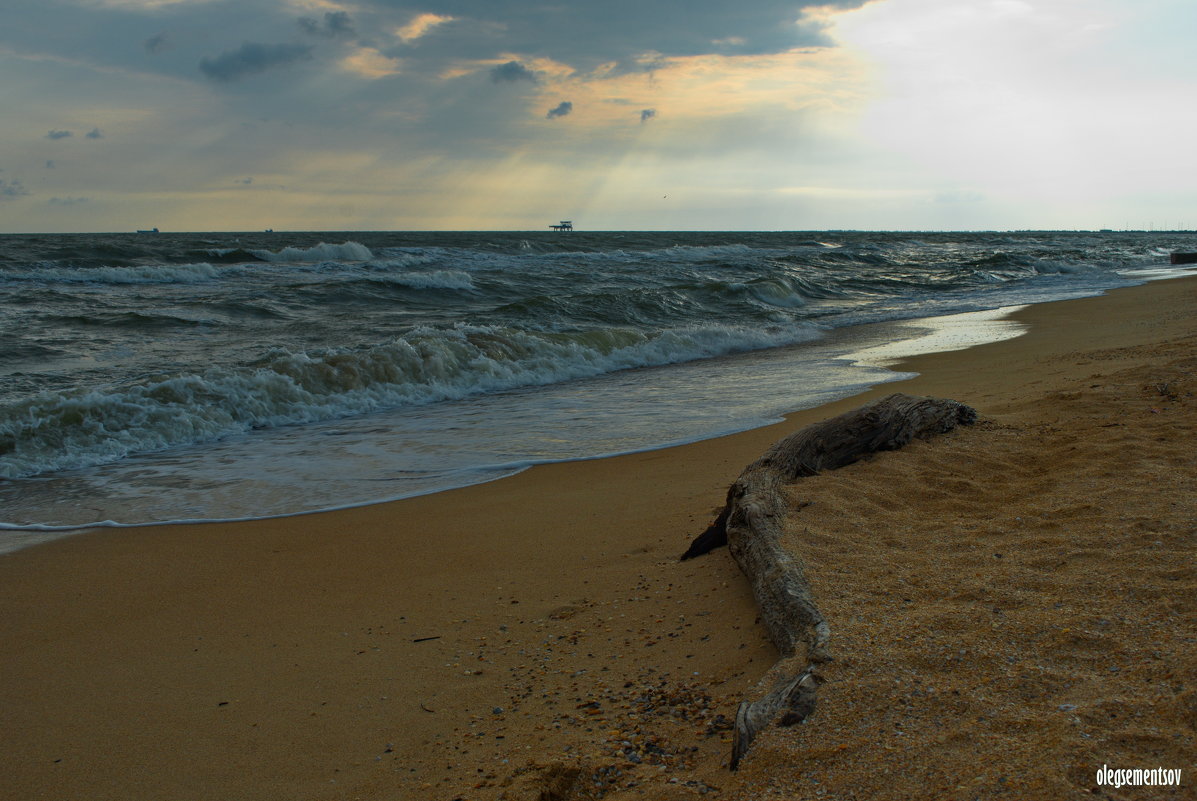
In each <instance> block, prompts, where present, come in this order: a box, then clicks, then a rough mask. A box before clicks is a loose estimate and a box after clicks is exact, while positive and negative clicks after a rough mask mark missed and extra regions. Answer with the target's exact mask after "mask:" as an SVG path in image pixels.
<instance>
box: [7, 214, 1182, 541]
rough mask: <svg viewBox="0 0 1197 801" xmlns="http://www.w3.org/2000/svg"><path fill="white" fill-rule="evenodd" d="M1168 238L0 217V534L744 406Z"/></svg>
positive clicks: (227, 513)
mask: <svg viewBox="0 0 1197 801" xmlns="http://www.w3.org/2000/svg"><path fill="white" fill-rule="evenodd" d="M1178 250H1183V251H1193V250H1197V234H1192V233H1183V232H1181V233H1159V232H1095V233H1081V232H1017V233H870V232H845V231H818V232H586V231H573V232H562V233H557V232H552V231H545V232H435V233H403V232H377V233H371V232H343V233H341V232H327V231H324V232H309V233H303V232H261V233H138V234H46V235H5V236H0V343H2V344H0V551H4V550H12V549H15V548H19V547H22V546H24V545H28V544H30V543H33V542H36V541H39V540H41V539H45V538H47V537H52V536H60V535H62V534H63V533H64V532H70V531H74V530H79V529H84V528H90V527H95V526H132V525H145V524H151V523H159V522H167V521H203V520H237V519H252V518H263V517H272V516H285V515H296V514H300V513H305V512H311V511H316V510H323V509H333V508H344V507H349V506H354V505H362V504H369V503H376V502H379V501H385V500H390V499H397V498H404V497H409V496H413V495H418V494H424V493H431V492H436V491H440V490H445V489H448V488H453V487H461V486H465V485H469V484H475V483H479V482H484V481H491V480H494V479H499V478H502V477H504V476H509V475H511V474H513V473H516V472H518V471H521V470H524V469H526V468H527V467H529V466H531V465H535V464H540V463H546V462H559V461H569V460H579V459H591V458H598V457H603V456H608V455H613V454H620V453H629V452H635V451H643V450H649V449H654V448H663V447H667V446H670V445H675V444H679V443H685V442H693V441H697V440H701V439H704V438H710V437H715V436H718V435H722V434H727V433H731V432H736V431H742V430H746V429H748V428H752V427H756V426H762V425H766V424H768V423H771V422H775V421H777V420H778V419H779V418H780V416H781V415H782V414H783V413H785V412H788V411H794V410H797V409H802V408H808V407H812V406H816V405H819V404H822V403H825V402H828V401H831V400H835V399H838V398H842V397H847V396H850V395H853V394H857V393H859V392H862V391H864V390H865V389H867V388H869V387H873V386H877V385H879V384H883V383H886V382H891V381H895V380H898V379H901V378H904V377H907V376H908V375H909V374H908V373H902V372H899V371H898V370H897V369H896V368H895V362H896V360H898V359H899V358H901V357H902V356H903V355H909V354H913V353H918V352H927V351H934V350H949V349H956V348H965V347H968V346H970V345H973V344H977V343H980V342H985V341H992V340H995V339H1001V338H1004V337H1010V336H1017V335H1018V334H1019V333H1021V328H1020V326H1018V325H1017V324H1016V323H1014V322H1011V321H1010V320H1009V319H1007V315H1008V313H1009V312H1010V310H1011V309H1014V308H1017V307H1020V306H1024V305H1027V304H1033V303H1042V302H1048V301H1054V300H1061V299H1066V298H1077V297H1083V296H1087V295H1095V294H1099V293H1101V292H1103V291H1105V290H1108V289H1111V288H1114V287H1123V286H1129V285H1132V284H1137V283H1142V282H1144V281H1148V280H1155V279H1161V278H1168V277H1172V276H1176V275H1179V274H1183V273H1184V272H1185V270H1184V268H1174V267H1171V266H1170V265H1169V254H1170V253H1171V252H1172V251H1178Z"/></svg>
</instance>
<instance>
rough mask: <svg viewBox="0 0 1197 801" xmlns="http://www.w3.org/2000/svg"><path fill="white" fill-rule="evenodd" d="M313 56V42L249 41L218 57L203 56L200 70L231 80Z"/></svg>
mask: <svg viewBox="0 0 1197 801" xmlns="http://www.w3.org/2000/svg"><path fill="white" fill-rule="evenodd" d="M311 57H312V48H311V46H310V45H301V44H263V43H261V42H246V43H244V44H243V45H241V47H239V48H237V49H236V50H226V51H225V52H223V53H221V54H220V55H219V56H216V57H214V58H204V59H201V60H200V64H199V68H200V72H202V73H203V74H204V75H206V76H207V77H208V78H210V79H212V80H213V81H217V82H218V83H231V82H232V81H237V80H240V79H242V78H245V77H247V76H249V75H257V74H258V73H261V72H266V71H267V70H270V69H275V68H276V67H287V66H290V65H291V64H294V63H295V62H297V61H304V60H306V59H309V58H311Z"/></svg>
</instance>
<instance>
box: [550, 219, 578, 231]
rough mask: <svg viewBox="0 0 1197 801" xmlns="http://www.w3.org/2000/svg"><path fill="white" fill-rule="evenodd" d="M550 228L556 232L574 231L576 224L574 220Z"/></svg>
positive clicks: (563, 221)
mask: <svg viewBox="0 0 1197 801" xmlns="http://www.w3.org/2000/svg"><path fill="white" fill-rule="evenodd" d="M549 227H550V228H552V229H553V230H554V231H572V230H574V223H573V220H562V221H561V222H559V223H557V224H556V225H550V226H549Z"/></svg>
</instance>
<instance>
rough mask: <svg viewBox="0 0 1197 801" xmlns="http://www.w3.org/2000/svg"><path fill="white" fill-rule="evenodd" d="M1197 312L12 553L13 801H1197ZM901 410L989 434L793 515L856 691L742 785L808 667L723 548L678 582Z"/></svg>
mask: <svg viewBox="0 0 1197 801" xmlns="http://www.w3.org/2000/svg"><path fill="white" fill-rule="evenodd" d="M1194 309H1197V278H1187V279H1176V280H1169V281H1160V282H1154V283H1151V284H1147V285H1145V286H1141V287H1133V288H1129V289H1121V290H1116V291H1113V292H1111V293H1109V294H1108V295H1105V296H1101V297H1097V298H1087V299H1082V300H1075V301H1065V302H1058V303H1051V304H1042V305H1037V306H1032V307H1028V308H1026V309H1023V310H1021V311H1019V312H1018V313H1017V314H1016V318H1017V319H1018V320H1019V321H1021V322H1023V323H1025V324H1026V325H1027V326H1028V333H1027V334H1026V335H1024V336H1021V337H1019V338H1016V339H1012V340H1007V341H1004V342H998V343H992V344H988V345H983V346H980V347H976V348H972V349H969V350H964V351H956V352H951V353H940V354H930V355H925V356H919V357H915V358H912V359H910V360H908V361H906V362H904V363H903V364H902V365H901V369H903V370H911V371H914V372H917V373H919V376H918V377H917V378H914V379H911V380H908V381H905V382H900V383H893V384H888V385H885V386H883V387H880V388H877V389H875V390H873V391H871V392H869V393H866V394H864V395H859V396H856V397H854V398H850V399H846V400H844V401H840V402H837V403H835V404H830V405H828V406H824V407H820V408H817V409H811V410H806V411H803V412H799V413H796V414H794V415H791V416H790V417H789V418H788V419H787V420H786V422H784V423H781V424H778V425H774V426H770V427H767V428H761V429H757V430H754V431H749V432H745V433H742V434H738V435H735V436H731V437H724V438H720V439H716V440H710V441H705V442H700V443H696V444H693V445H687V446H683V447H678V448H672V449H668V450H662V451H654V452H650V453H643V454H636V455H631V456H623V457H618V458H611V459H603V460H595V461H585V462H576V463H569V464H557V465H546V466H542V467H537V468H533V469H531V470H528V471H526V472H524V473H522V474H520V475H518V476H515V477H513V478H509V479H505V480H502V481H498V482H494V483H490V484H485V485H481V486H476V487H471V488H467V489H462V490H455V491H451V492H445V493H440V494H437V495H431V496H425V497H420V498H414V499H410V500H405V501H399V502H395V503H387V504H379V505H375V506H368V507H362V508H357V509H350V510H344V511H338V512H332V513H324V514H314V515H306V516H302V517H293V518H284V519H276V520H263V521H256V522H249V523H234V524H205V525H193V526H167V527H150V528H140V529H125V530H109V531H94V532H89V533H85V534H80V535H77V536H71V537H67V538H64V539H61V540H58V541H54V542H51V543H48V544H44V545H40V546H36V547H32V548H28V549H26V550H22V551H18V552H15V553H11V554H6V555H0V609H2V610H3V612H2V613H0V643H2V646H0V647H2V648H3V653H4V668H3V674H2V681H0V710H3V713H2V714H3V718H2V721H3V725H2V726H0V749H2V751H3V754H4V757H3V760H4V774H5V778H4V780H3V781H0V799H6V800H7V799H12V801H18V799H19V800H20V801H32V800H34V799H45V800H46V801H66V800H67V799H78V801H84V800H86V801H104V800H106V799H113V800H114V801H115V800H116V799H120V801H129V800H130V799H171V801H189V800H190V799H195V800H196V801H199V800H200V799H203V800H204V801H213V800H214V799H239V800H240V799H244V800H245V801H256V800H257V799H263V800H264V799H278V800H279V801H283V800H284V799H285V800H286V801H300V800H303V801H308V800H309V799H310V800H311V801H319V800H321V799H444V800H445V801H450V800H451V799H457V798H461V799H480V800H482V799H512V800H514V799H558V800H560V801H565V800H566V799H589V798H600V797H602V798H610V799H631V798H646V799H685V798H696V797H700V796H706V797H714V798H731V799H745V801H747V799H758V798H771V797H773V798H794V799H805V798H812V799H813V798H820V797H830V798H841V799H847V798H861V799H865V798H868V799H886V798H894V799H897V798H910V797H919V796H922V797H935V798H960V799H965V798H976V797H980V798H996V797H1009V798H1031V797H1034V798H1071V797H1077V798H1080V797H1091V791H1093V790H1094V789H1099V791H1100V792H1099V794H1098V797H1109V798H1149V797H1150V798H1193V797H1197V794H1195V792H1197V791H1195V790H1194V788H1195V787H1197V778H1195V777H1197V756H1195V755H1197V743H1195V739H1197V730H1195V727H1197V602H1195V601H1194V599H1195V598H1197V567H1195V560H1194V556H1195V553H1194V551H1195V546H1197V541H1195V537H1197V508H1195V503H1194V500H1193V499H1194V498H1195V497H1197V466H1195V464H1194V457H1193V445H1192V443H1193V442H1194V434H1195V428H1194V422H1195V419H1197V418H1195V416H1194V408H1195V403H1197V401H1195V400H1194V397H1193V393H1194V392H1197V378H1195V377H1194V376H1195V371H1197V356H1194V353H1193V343H1194V341H1195V335H1197V322H1195V320H1197V317H1195V316H1194ZM893 391H902V392H907V393H911V394H921V395H934V396H943V397H951V398H955V399H957V400H959V401H962V402H964V403H967V404H969V405H971V406H973V407H974V408H975V409H977V411H978V413H979V415H980V418H981V419H980V422H979V423H978V424H977V425H976V426H973V427H970V428H967V429H961V430H959V431H956V432H953V433H951V434H949V435H947V436H944V437H940V438H937V439H934V440H930V441H926V442H916V443H914V444H912V445H911V446H910V447H908V448H906V449H903V450H902V451H898V452H893V453H887V454H883V455H879V456H878V457H876V458H873V459H869V460H866V461H865V462H862V463H860V464H857V465H854V466H851V467H849V468H844V469H843V470H840V471H835V472H833V473H828V474H825V475H822V476H817V477H814V478H811V479H806V480H804V481H803V482H802V483H801V484H800V485H795V487H794V497H795V501H796V505H795V506H796V508H795V511H794V514H793V518H792V520H791V527H792V533H793V547H794V550H795V552H797V553H799V554H801V555H802V556H803V558H804V559H805V561H806V563H807V565H808V571H809V577H810V579H811V582H812V585H813V587H814V592H815V596H816V599H817V601H818V603H819V604H820V607H821V609H822V611H823V613H824V614H825V615H826V617H827V618H828V620H829V622H830V625H831V629H832V640H831V652H832V654H833V656H834V657H835V661H834V662H832V663H829V665H828V666H827V679H828V682H827V684H826V685H824V686H823V687H822V689H821V690H820V700H819V708H818V710H817V711H816V713H815V714H814V716H812V717H811V718H810V719H809V720H808V721H807V722H806V723H804V724H802V725H800V726H795V727H792V728H788V729H776V730H771V731H769V732H767V733H766V734H764V735H762V737H761V738H760V739H759V740H758V742H757V743H756V745H755V746H754V750H753V752H752V753H751V754H750V755H749V758H748V759H747V760H745V762H744V764H743V765H742V767H741V769H740V770H739V771H738V772H736V773H731V772H729V771H728V769H727V762H728V758H729V756H730V735H729V729H730V720H731V718H732V717H734V714H735V709H736V705H737V704H738V703H739V701H740V699H741V698H742V697H743V696H744V694H745V692H747V691H748V690H749V689H750V688H752V687H753V686H755V684H756V682H757V680H758V679H759V678H760V677H761V675H762V674H763V673H764V671H765V670H766V669H767V668H768V667H769V665H771V664H772V662H773V660H774V658H775V653H774V650H773V648H772V646H771V645H770V644H769V643H768V641H767V640H766V639H765V634H764V630H763V628H762V627H761V626H760V625H759V624H758V623H757V621H756V609H755V606H754V604H753V600H752V598H751V596H750V593H749V590H748V587H747V584H746V582H745V581H744V580H743V579H742V577H741V575H740V574H739V571H738V568H737V567H736V566H735V564H734V563H733V562H732V560H731V558H730V556H729V555H728V553H727V551H726V549H722V550H718V551H715V552H713V553H712V554H710V555H708V556H705V557H702V558H699V559H696V560H692V561H688V562H685V563H680V562H678V561H677V556H678V554H680V553H681V552H682V551H683V550H684V549H685V547H686V545H687V544H688V543H689V541H690V539H691V538H692V537H693V536H694V535H696V534H697V533H699V532H700V531H702V529H703V528H705V526H706V525H707V523H708V522H709V521H710V518H711V517H712V516H713V514H714V513H715V511H717V508H718V507H719V506H720V505H721V503H722V500H723V495H724V493H725V491H726V488H727V485H728V484H729V483H730V482H731V481H732V480H733V479H734V478H735V477H736V475H737V474H738V473H739V471H740V470H741V468H742V467H743V466H744V465H746V464H748V463H749V462H751V461H753V460H754V459H755V458H756V457H757V456H759V455H760V454H761V452H762V451H764V449H765V448H766V447H768V445H769V444H771V443H772V442H774V441H776V440H777V439H780V438H781V437H782V436H784V435H786V434H788V433H790V432H792V431H794V430H796V429H797V428H799V427H801V426H802V425H805V424H807V423H810V422H813V421H816V420H820V419H823V418H825V417H828V416H831V415H833V414H837V413H839V412H841V411H844V410H847V409H849V408H853V407H855V406H858V405H860V404H862V403H864V402H866V401H867V400H870V399H872V398H876V397H880V396H882V395H884V394H888V393H890V392H893ZM799 507H800V508H799ZM1106 764H1108V766H1109V767H1110V768H1118V769H1125V768H1157V767H1162V768H1169V769H1177V768H1179V769H1182V770H1183V771H1184V779H1183V781H1182V785H1181V786H1180V787H1179V788H1159V787H1154V788H1135V787H1124V788H1121V789H1114V788H1110V787H1102V788H1097V785H1096V780H1095V775H1096V772H1097V771H1098V770H1099V769H1100V768H1102V767H1103V765H1106Z"/></svg>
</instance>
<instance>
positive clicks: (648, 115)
mask: <svg viewBox="0 0 1197 801" xmlns="http://www.w3.org/2000/svg"><path fill="white" fill-rule="evenodd" d="M655 116H657V110H656V109H655V108H645V109H641V110H640V121H641V122H648V121H649V120H651V119H652V118H653V117H655Z"/></svg>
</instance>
